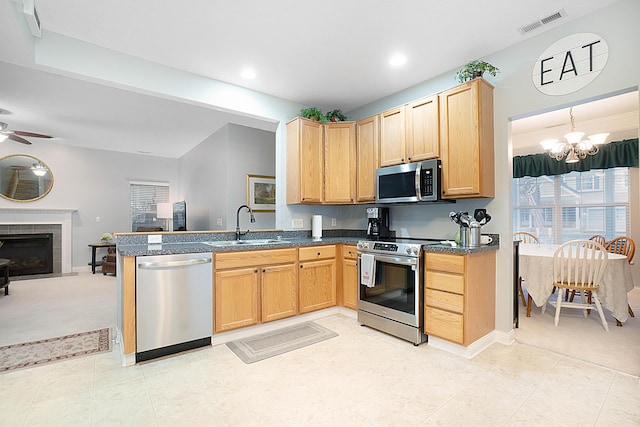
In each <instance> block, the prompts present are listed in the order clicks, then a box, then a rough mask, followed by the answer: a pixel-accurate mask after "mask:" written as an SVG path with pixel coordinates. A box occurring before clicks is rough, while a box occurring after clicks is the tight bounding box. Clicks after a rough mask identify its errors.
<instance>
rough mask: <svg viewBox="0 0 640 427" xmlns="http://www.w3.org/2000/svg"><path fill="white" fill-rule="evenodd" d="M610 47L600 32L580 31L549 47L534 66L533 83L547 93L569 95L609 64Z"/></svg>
mask: <svg viewBox="0 0 640 427" xmlns="http://www.w3.org/2000/svg"><path fill="white" fill-rule="evenodd" d="M608 58H609V46H608V45H607V42H606V41H605V40H604V39H603V38H602V37H600V36H599V35H597V34H593V33H578V34H573V35H570V36H567V37H565V38H563V39H560V40H558V41H557V42H555V43H553V44H552V45H551V46H549V47H548V48H547V49H546V50H545V51H544V52H542V55H540V57H539V58H538V60H537V61H536V64H535V65H534V67H533V72H532V77H533V84H534V85H535V87H536V88H537V89H538V90H539V91H540V92H542V93H544V94H547V95H566V94H569V93H572V92H575V91H577V90H578V89H582V88H583V87H585V86H586V85H588V84H589V83H591V82H592V81H593V80H594V79H595V78H596V77H598V74H600V72H601V71H602V70H603V69H604V67H605V65H607V59H608Z"/></svg>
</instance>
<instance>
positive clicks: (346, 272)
mask: <svg viewBox="0 0 640 427" xmlns="http://www.w3.org/2000/svg"><path fill="white" fill-rule="evenodd" d="M358 286H359V285H358V252H357V248H356V247H355V246H354V245H343V246H342V283H341V289H342V299H341V304H342V305H343V306H344V307H347V308H351V309H353V310H357V309H358Z"/></svg>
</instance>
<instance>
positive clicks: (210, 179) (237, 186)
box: [178, 124, 276, 231]
mask: <svg viewBox="0 0 640 427" xmlns="http://www.w3.org/2000/svg"><path fill="white" fill-rule="evenodd" d="M247 174H251V175H265V176H275V175H276V145H275V134H274V133H273V132H268V131H264V130H260V129H253V128H248V127H245V126H239V125H235V124H228V125H226V126H224V127H223V128H222V129H220V130H219V131H218V132H216V133H215V134H213V135H212V136H211V137H209V138H207V139H206V140H204V141H203V142H201V143H200V144H198V145H197V146H196V147H195V148H194V149H192V150H191V151H189V152H188V153H187V154H185V155H184V156H182V157H181V158H180V188H179V191H178V193H179V198H180V199H184V200H186V202H187V229H188V230H190V231H198V230H200V231H201V230H233V229H235V227H236V212H237V209H238V207H239V206H241V205H243V204H245V203H246V194H247V186H246V176H247ZM275 216H276V215H275V213H274V212H256V213H255V218H256V222H255V223H254V224H251V223H250V222H249V215H247V214H245V213H241V214H240V225H241V228H243V230H244V231H246V230H247V229H248V228H250V229H253V230H258V229H273V228H275V222H276V220H275ZM218 219H221V220H222V223H221V224H218Z"/></svg>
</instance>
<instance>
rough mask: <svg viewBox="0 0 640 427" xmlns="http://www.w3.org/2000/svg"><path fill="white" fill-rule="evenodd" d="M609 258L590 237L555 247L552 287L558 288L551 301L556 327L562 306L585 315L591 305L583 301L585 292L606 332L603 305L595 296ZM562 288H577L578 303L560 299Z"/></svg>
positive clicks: (571, 289) (603, 249) (601, 247)
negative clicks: (578, 294)
mask: <svg viewBox="0 0 640 427" xmlns="http://www.w3.org/2000/svg"><path fill="white" fill-rule="evenodd" d="M608 259H609V257H608V253H607V251H606V250H605V247H604V246H602V245H601V244H599V243H597V242H594V241H593V240H571V241H569V242H566V243H563V244H562V245H560V246H559V247H558V248H557V249H556V251H555V252H554V254H553V279H554V282H553V286H554V287H556V288H557V289H558V297H557V298H556V300H555V301H550V304H551V305H553V306H555V307H556V315H555V318H554V325H555V326H558V322H559V321H560V310H561V309H562V307H565V308H576V309H582V310H583V313H584V317H587V310H589V309H591V308H592V306H591V304H590V303H589V302H588V301H586V295H587V292H590V293H591V298H592V299H593V302H594V303H595V305H596V309H597V310H598V314H599V315H600V320H601V321H602V326H603V327H604V329H605V330H606V331H607V332H609V326H608V325H607V321H606V320H605V318H604V311H603V310H602V304H600V298H598V289H599V287H600V280H601V279H602V275H603V274H604V270H605V268H606V267H607V261H608ZM562 289H565V290H570V291H573V290H576V291H580V302H573V301H570V300H568V299H566V298H565V301H563V298H562ZM543 312H544V307H543Z"/></svg>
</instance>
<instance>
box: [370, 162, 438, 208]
mask: <svg viewBox="0 0 640 427" xmlns="http://www.w3.org/2000/svg"><path fill="white" fill-rule="evenodd" d="M441 169H442V165H441V163H440V160H439V159H432V160H425V161H423V162H415V163H406V164H403V165H398V166H387V167H384V168H378V170H376V202H377V203H411V202H436V201H438V200H440V199H441V197H440V194H441V193H440V177H441Z"/></svg>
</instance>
